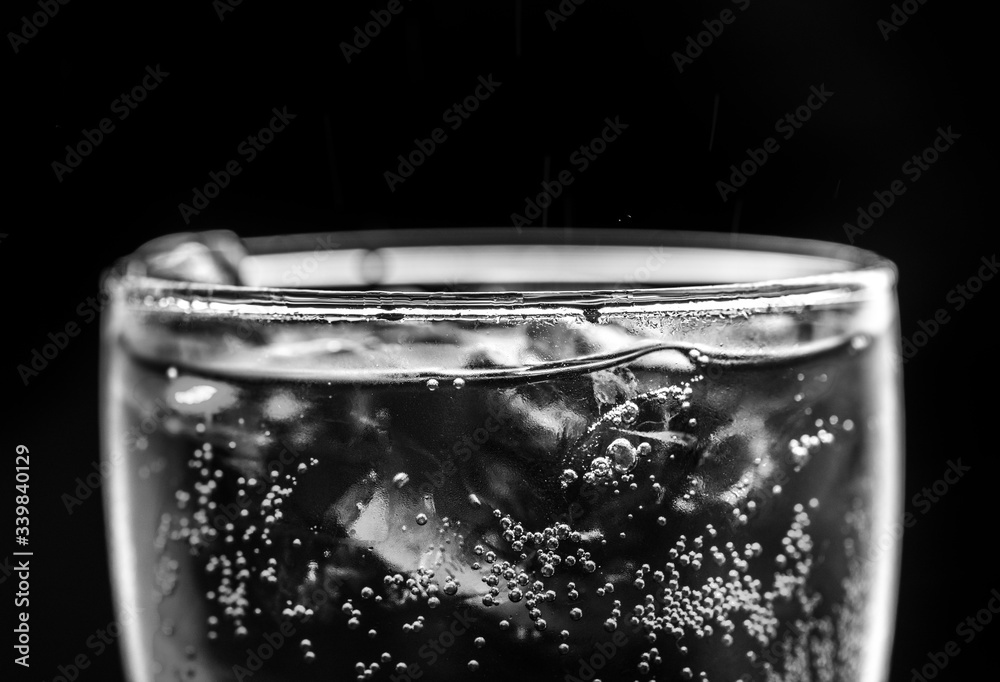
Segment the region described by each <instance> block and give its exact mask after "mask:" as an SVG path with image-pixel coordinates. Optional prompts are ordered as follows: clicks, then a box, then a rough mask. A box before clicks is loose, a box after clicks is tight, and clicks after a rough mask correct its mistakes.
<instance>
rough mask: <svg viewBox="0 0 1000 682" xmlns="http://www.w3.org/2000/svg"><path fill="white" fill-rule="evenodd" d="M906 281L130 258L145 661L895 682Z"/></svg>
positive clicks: (425, 261) (132, 560) (769, 259)
mask: <svg viewBox="0 0 1000 682" xmlns="http://www.w3.org/2000/svg"><path fill="white" fill-rule="evenodd" d="M895 278H896V275H895V269H894V267H893V265H892V264H891V263H890V262H888V261H886V260H885V259H883V258H880V257H878V256H876V255H874V254H872V253H869V252H866V251H862V250H859V249H855V248H849V247H845V246H840V245H833V244H826V243H820V242H813V241H805V240H792V239H784V238H768V237H758V236H743V235H740V236H734V235H716V234H697V233H685V232H663V231H636V230H613V229H572V230H569V229H565V230H564V229H537V230H519V231H515V230H504V229H469V230H455V229H447V230H445V229H442V230H385V231H369V232H356V233H346V232H344V233H331V234H319V235H296V236H279V237H273V238H252V239H240V238H238V237H237V236H236V235H235V234H233V233H231V232H227V231H213V232H204V233H197V234H195V233H191V234H181V235H173V236H169V237H164V238H161V239H158V240H155V241H153V242H151V243H149V244H147V245H146V246H144V247H142V248H141V249H139V250H138V251H137V252H136V253H135V254H133V255H131V256H129V257H127V258H124V259H122V260H121V261H119V262H118V263H117V264H116V265H114V266H113V267H112V268H111V269H109V271H108V273H107V275H106V279H105V285H106V288H107V291H108V293H109V294H110V296H111V299H110V305H109V306H108V308H107V309H106V313H105V318H104V321H103V337H102V344H103V350H102V365H103V367H102V372H103V389H102V390H103V394H102V433H103V436H102V438H103V457H104V459H105V467H106V469H107V470H108V471H109V472H110V476H109V480H108V482H107V484H106V485H105V486H104V489H105V504H106V508H107V511H108V534H109V551H110V555H111V558H112V564H113V584H114V591H115V598H116V600H117V602H118V605H119V607H121V608H128V609H129V610H130V612H134V613H137V614H138V616H137V617H135V618H134V619H132V620H131V621H130V622H129V624H128V628H127V630H126V632H125V634H124V647H123V649H124V659H125V667H126V670H127V674H128V677H129V679H130V680H131V681H132V682H150V681H152V680H164V681H166V680H171V681H174V680H183V681H188V680H190V681H192V682H196V681H206V682H221V681H229V680H235V681H240V682H242V681H243V680H253V681H254V682H292V681H295V682H311V681H314V680H315V681H319V680H323V681H330V680H336V681H340V680H352V679H357V680H362V681H363V680H387V681H393V682H409V681H411V680H421V681H426V682H431V681H434V680H481V681H483V682H490V681H493V680H512V679H516V680H523V681H524V682H535V681H543V680H544V681H547V682H548V681H555V680H566V681H568V682H579V681H594V680H604V681H605V682H607V681H609V680H702V681H713V682H722V681H726V682H732V681H733V680H783V681H785V682H788V681H792V680H800V681H806V680H809V681H812V680H831V681H844V682H848V681H849V682H878V681H881V680H885V679H886V673H887V663H888V655H889V651H890V646H891V637H892V632H891V623H892V620H893V616H894V609H895V598H896V589H897V578H898V568H899V548H898V545H896V544H895V543H889V544H886V543H880V542H878V540H879V538H880V531H881V530H882V529H885V528H888V527H890V526H891V525H892V524H893V522H894V520H895V519H896V518H897V517H898V515H899V513H900V511H901V507H902V505H901V496H900V486H901V475H902V471H901V467H902V459H901V407H900V385H901V380H900V371H899V363H898V358H899V355H898V342H899V335H898V327H897V307H896V300H895Z"/></svg>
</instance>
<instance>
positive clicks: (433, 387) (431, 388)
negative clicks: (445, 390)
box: [427, 379, 438, 391]
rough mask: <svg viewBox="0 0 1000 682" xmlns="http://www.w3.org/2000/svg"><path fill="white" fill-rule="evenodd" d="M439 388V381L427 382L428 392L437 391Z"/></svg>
mask: <svg viewBox="0 0 1000 682" xmlns="http://www.w3.org/2000/svg"><path fill="white" fill-rule="evenodd" d="M437 387H438V380H437V379H428V380H427V390H428V391H436V390H437Z"/></svg>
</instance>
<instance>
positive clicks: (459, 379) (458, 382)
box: [451, 377, 465, 391]
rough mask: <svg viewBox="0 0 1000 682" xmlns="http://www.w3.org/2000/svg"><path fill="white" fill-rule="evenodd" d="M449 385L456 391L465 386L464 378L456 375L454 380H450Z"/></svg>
mask: <svg viewBox="0 0 1000 682" xmlns="http://www.w3.org/2000/svg"><path fill="white" fill-rule="evenodd" d="M451 385H452V386H453V387H454V388H455V390H456V391H459V390H461V389H463V388H465V379H463V378H462V377H456V378H455V380H454V381H452V382H451Z"/></svg>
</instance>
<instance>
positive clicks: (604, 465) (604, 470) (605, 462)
mask: <svg viewBox="0 0 1000 682" xmlns="http://www.w3.org/2000/svg"><path fill="white" fill-rule="evenodd" d="M590 469H591V470H590V472H588V473H589V474H591V475H592V476H593V477H594V478H611V460H609V459H608V458H607V457H595V458H594V460H593V461H592V462H591V463H590Z"/></svg>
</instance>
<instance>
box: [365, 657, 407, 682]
mask: <svg viewBox="0 0 1000 682" xmlns="http://www.w3.org/2000/svg"><path fill="white" fill-rule="evenodd" d="M391 664H392V654H390V653H389V652H388V651H383V652H382V655H381V656H379V659H378V660H377V661H372V662H371V663H369V664H367V665H365V662H364V661H358V662H357V663H355V664H354V672H356V673H357V674H358V676H357V678H356V679H357V680H358V682H364V681H365V680H370V679H372V678H373V677H374V676H375V673H377V672H378V671H380V670H381V669H382V666H389V665H391ZM400 670H402V671H403V672H405V671H406V664H405V663H397V664H396V672H400Z"/></svg>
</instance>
